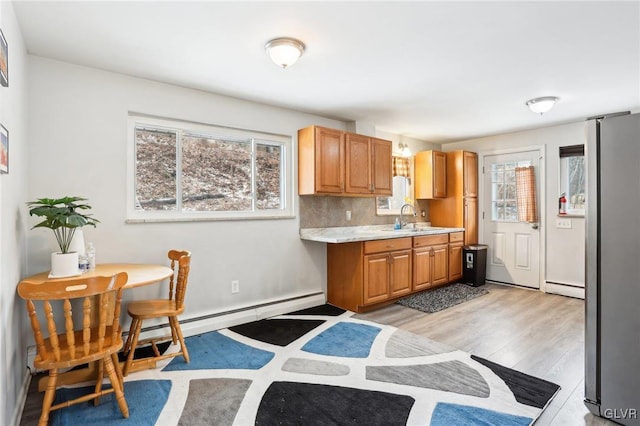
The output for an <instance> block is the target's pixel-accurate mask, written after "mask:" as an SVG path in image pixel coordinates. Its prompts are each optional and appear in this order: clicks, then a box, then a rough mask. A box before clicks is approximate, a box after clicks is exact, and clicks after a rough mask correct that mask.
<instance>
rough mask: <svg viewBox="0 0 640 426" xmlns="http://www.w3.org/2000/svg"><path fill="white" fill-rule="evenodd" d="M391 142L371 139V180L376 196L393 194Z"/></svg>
mask: <svg viewBox="0 0 640 426" xmlns="http://www.w3.org/2000/svg"><path fill="white" fill-rule="evenodd" d="M392 151H393V149H392V147H391V141H386V140H384V139H376V138H371V179H372V185H373V192H374V193H375V194H376V195H392V194H393V175H392V173H393V171H392V169H393V167H392V163H391V156H392Z"/></svg>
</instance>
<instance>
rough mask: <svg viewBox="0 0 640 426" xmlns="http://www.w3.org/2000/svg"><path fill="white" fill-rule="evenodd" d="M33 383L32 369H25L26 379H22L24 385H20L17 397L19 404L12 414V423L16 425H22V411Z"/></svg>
mask: <svg viewBox="0 0 640 426" xmlns="http://www.w3.org/2000/svg"><path fill="white" fill-rule="evenodd" d="M30 384H31V371H29V369H28V368H27V369H25V373H24V379H23V380H22V386H21V387H20V393H19V394H18V397H17V398H16V401H18V404H19V405H17V406H16V407H15V410H14V411H13V415H12V416H11V424H12V425H14V426H19V425H20V419H22V411H23V410H24V404H25V403H26V402H27V394H28V393H29V385H30Z"/></svg>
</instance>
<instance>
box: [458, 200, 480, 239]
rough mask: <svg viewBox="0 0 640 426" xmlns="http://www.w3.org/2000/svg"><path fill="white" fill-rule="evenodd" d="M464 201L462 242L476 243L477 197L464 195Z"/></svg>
mask: <svg viewBox="0 0 640 426" xmlns="http://www.w3.org/2000/svg"><path fill="white" fill-rule="evenodd" d="M463 202H464V223H463V224H462V226H463V227H464V243H465V245H470V244H478V199H477V198H469V197H466V198H464V199H463Z"/></svg>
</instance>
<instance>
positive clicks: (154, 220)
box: [124, 215, 295, 223]
mask: <svg viewBox="0 0 640 426" xmlns="http://www.w3.org/2000/svg"><path fill="white" fill-rule="evenodd" d="M278 219H295V216H293V215H291V216H289V215H287V216H250V217H246V216H245V217H153V218H128V219H125V221H124V223H163V222H164V223H168V222H222V221H239V220H245V221H247V220H278Z"/></svg>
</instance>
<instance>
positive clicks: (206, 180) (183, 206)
mask: <svg viewBox="0 0 640 426" xmlns="http://www.w3.org/2000/svg"><path fill="white" fill-rule="evenodd" d="M135 154H136V166H135V167H136V174H135V180H136V191H135V194H136V204H135V208H136V210H145V211H154V210H165V211H167V210H168V211H171V210H180V211H185V212H188V211H198V212H201V211H252V210H267V209H280V208H282V203H283V200H282V191H283V189H282V186H283V176H282V161H283V146H282V144H280V143H276V142H269V141H257V140H253V139H248V138H247V139H232V138H216V137H212V136H203V135H198V134H192V133H189V132H186V131H184V132H183V131H181V130H164V129H154V128H147V127H136V129H135ZM254 159H255V161H254ZM178 166H179V167H178ZM178 200H179V202H178Z"/></svg>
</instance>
